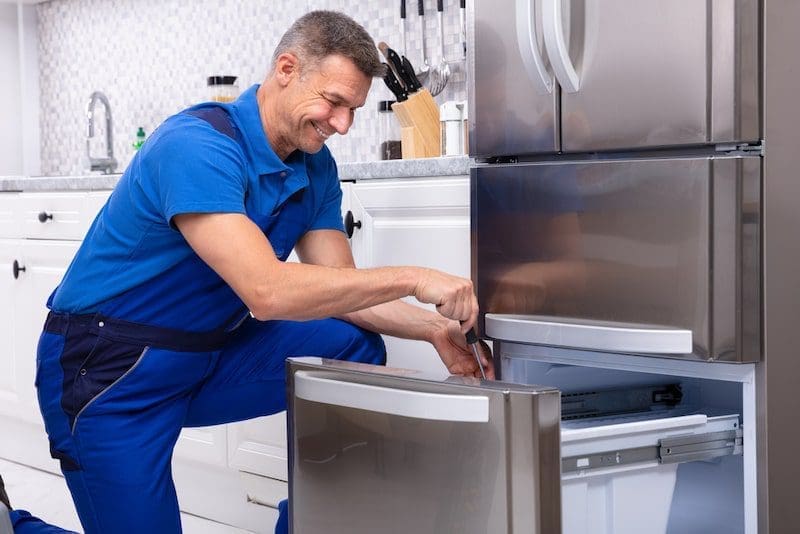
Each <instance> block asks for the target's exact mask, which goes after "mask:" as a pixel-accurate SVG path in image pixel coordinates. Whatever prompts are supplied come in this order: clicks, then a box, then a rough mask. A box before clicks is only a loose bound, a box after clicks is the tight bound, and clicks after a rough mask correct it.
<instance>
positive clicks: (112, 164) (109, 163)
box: [86, 91, 117, 174]
mask: <svg viewBox="0 0 800 534" xmlns="http://www.w3.org/2000/svg"><path fill="white" fill-rule="evenodd" d="M98 100H99V101H100V102H102V103H103V105H104V106H105V108H106V157H105V158H93V157H92V153H91V145H90V140H91V139H92V137H94V107H95V104H97V101H98ZM86 119H87V120H88V126H89V129H88V134H87V136H86V156H87V157H88V158H89V164H90V167H89V168H90V170H93V171H103V174H110V173H112V172H113V171H114V169H115V168H116V167H117V160H116V159H114V135H113V133H112V131H111V127H112V120H111V105H110V104H109V103H108V98H107V97H106V95H104V94H103V93H101V92H100V91H95V92H93V93H92V94H91V96H90V97H89V103H88V104H86Z"/></svg>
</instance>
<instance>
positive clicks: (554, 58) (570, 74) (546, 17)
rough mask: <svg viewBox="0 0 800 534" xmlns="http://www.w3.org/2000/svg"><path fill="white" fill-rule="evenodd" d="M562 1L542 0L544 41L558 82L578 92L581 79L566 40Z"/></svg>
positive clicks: (564, 88) (569, 90) (568, 90)
mask: <svg viewBox="0 0 800 534" xmlns="http://www.w3.org/2000/svg"><path fill="white" fill-rule="evenodd" d="M561 2H562V0H543V1H542V25H543V33H544V43H545V46H546V47H547V55H548V57H549V58H550V65H551V66H552V67H553V72H554V73H555V75H556V78H557V79H558V83H560V84H561V89H562V90H564V91H566V92H567V93H577V92H578V90H579V89H580V87H581V81H580V78H579V77H578V73H577V72H576V71H575V67H574V66H573V65H572V60H571V59H570V58H569V50H568V49H567V44H566V43H565V42H564V24H563V21H562V12H563V10H562V7H563V5H562V3H561Z"/></svg>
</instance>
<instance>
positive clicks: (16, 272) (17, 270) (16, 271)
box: [12, 260, 25, 279]
mask: <svg viewBox="0 0 800 534" xmlns="http://www.w3.org/2000/svg"><path fill="white" fill-rule="evenodd" d="M12 269H13V271H14V279H17V278H19V273H20V271H25V267H20V265H19V262H18V261H17V260H14V266H13V267H12Z"/></svg>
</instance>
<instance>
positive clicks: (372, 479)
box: [288, 358, 561, 534]
mask: <svg viewBox="0 0 800 534" xmlns="http://www.w3.org/2000/svg"><path fill="white" fill-rule="evenodd" d="M288 385H289V390H288V394H289V411H288V414H289V445H290V447H289V448H290V457H289V495H290V501H289V502H290V525H291V529H292V532H294V533H295V534H300V533H318V532H326V533H331V534H335V533H342V534H344V533H347V534H357V533H375V532H382V533H398V534H400V533H402V534H406V533H408V532H415V533H430V534H434V533H441V532H459V533H475V534H478V533H481V534H485V533H486V532H492V533H497V534H502V533H510V532H533V533H550V532H560V531H561V518H560V510H561V501H560V448H559V447H560V445H559V443H560V441H559V439H560V437H559V428H560V427H559V418H560V401H559V393H558V390H556V389H555V388H548V387H541V386H523V385H512V384H502V383H489V382H481V381H479V380H477V379H465V378H459V377H447V378H443V377H439V378H437V379H431V378H430V377H429V378H425V377H424V376H423V375H422V374H420V373H417V372H414V371H407V370H400V369H389V368H381V367H376V366H369V365H363V364H352V363H347V362H339V361H333V360H322V359H319V358H293V359H290V360H289V363H288Z"/></svg>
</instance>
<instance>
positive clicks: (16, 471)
mask: <svg viewBox="0 0 800 534" xmlns="http://www.w3.org/2000/svg"><path fill="white" fill-rule="evenodd" d="M0 475H2V476H3V481H4V482H5V485H6V491H7V492H8V497H9V499H10V500H11V505H12V506H13V507H14V508H20V509H23V510H27V511H29V512H30V513H32V514H33V515H35V516H37V517H39V518H41V519H42V520H43V521H46V522H48V523H50V524H52V525H57V526H59V527H61V528H64V529H68V530H74V531H76V532H82V530H81V524H80V521H78V514H77V513H75V507H74V506H73V504H72V497H71V496H70V494H69V490H68V489H67V484H66V482H64V479H63V478H62V477H60V476H56V475H53V474H51V473H46V472H44V471H39V470H37V469H32V468H30V467H27V466H24V465H20V464H16V463H13V462H9V461H7V460H3V459H2V458H0ZM181 522H182V524H183V532H184V533H185V534H246V531H244V530H240V529H238V528H234V527H231V526H229V525H223V524H222V523H216V522H214V521H209V520H207V519H203V518H201V517H197V516H193V515H189V514H181Z"/></svg>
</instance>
